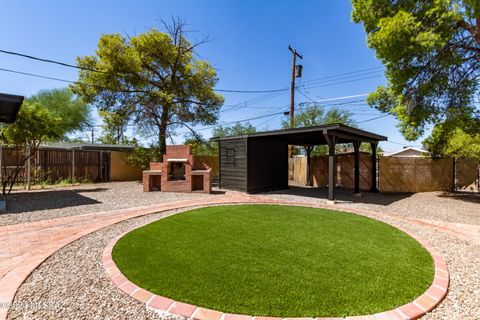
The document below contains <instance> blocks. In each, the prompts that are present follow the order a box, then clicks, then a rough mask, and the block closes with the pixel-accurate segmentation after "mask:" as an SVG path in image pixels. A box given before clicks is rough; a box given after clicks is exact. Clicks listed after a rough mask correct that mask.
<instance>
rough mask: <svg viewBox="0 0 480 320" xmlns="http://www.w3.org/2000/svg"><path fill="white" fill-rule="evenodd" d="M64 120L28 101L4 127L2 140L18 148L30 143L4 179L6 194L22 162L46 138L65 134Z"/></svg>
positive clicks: (3, 184)
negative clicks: (26, 150) (27, 149)
mask: <svg viewBox="0 0 480 320" xmlns="http://www.w3.org/2000/svg"><path fill="white" fill-rule="evenodd" d="M62 122H63V119H62V118H61V117H57V116H54V115H52V113H50V112H49V111H48V110H47V109H46V108H44V107H43V106H41V105H39V104H37V103H32V102H31V101H30V102H29V101H26V102H24V104H23V106H22V107H21V108H20V111H19V112H18V116H17V120H16V121H15V122H14V123H11V124H7V125H4V126H3V127H2V133H1V140H2V141H3V142H4V143H7V144H14V145H16V146H17V147H18V148H21V147H23V146H24V145H28V146H29V148H30V150H29V152H27V153H26V154H25V156H24V158H23V159H22V160H21V161H18V162H17V167H16V168H15V169H14V170H12V171H11V172H10V173H9V174H8V175H7V176H6V177H5V179H4V180H3V182H2V187H3V188H2V193H3V194H4V195H5V194H7V193H8V194H9V193H10V192H11V191H12V187H13V185H14V184H15V182H16V181H17V178H18V174H19V173H20V170H21V166H22V164H26V163H27V161H30V158H31V157H33V156H34V155H35V154H36V151H37V149H38V146H39V145H40V144H41V143H42V142H43V141H45V140H55V139H59V138H60V137H61V136H62V135H63V134H64V132H65V131H64V127H63V126H62ZM7 188H8V192H7Z"/></svg>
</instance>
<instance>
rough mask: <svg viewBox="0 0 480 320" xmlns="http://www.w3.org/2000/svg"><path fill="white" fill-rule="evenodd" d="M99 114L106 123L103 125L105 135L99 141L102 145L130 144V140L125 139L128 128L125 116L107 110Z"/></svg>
mask: <svg viewBox="0 0 480 320" xmlns="http://www.w3.org/2000/svg"><path fill="white" fill-rule="evenodd" d="M98 114H99V115H100V116H101V117H102V118H103V122H104V125H102V130H103V134H102V136H101V137H100V138H99V139H98V140H100V142H101V143H104V144H120V143H128V139H127V138H126V137H125V130H126V127H127V119H126V117H125V115H122V114H121V113H118V112H109V111H106V110H100V111H99V112H98Z"/></svg>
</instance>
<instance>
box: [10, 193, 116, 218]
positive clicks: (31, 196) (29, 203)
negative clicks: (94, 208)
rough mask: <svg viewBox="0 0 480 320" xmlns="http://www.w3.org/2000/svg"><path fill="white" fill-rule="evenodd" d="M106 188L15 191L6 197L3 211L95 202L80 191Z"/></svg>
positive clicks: (35, 209)
mask: <svg viewBox="0 0 480 320" xmlns="http://www.w3.org/2000/svg"><path fill="white" fill-rule="evenodd" d="M106 190H108V189H107V188H94V189H76V190H49V191H34V192H15V193H12V194H11V195H9V196H7V197H6V200H7V211H6V212H5V213H6V214H9V213H21V212H26V211H40V210H49V209H60V208H66V207H75V206H82V205H89V204H97V203H100V202H99V201H97V200H94V199H91V198H89V197H86V196H84V195H82V194H80V193H82V192H102V191H106Z"/></svg>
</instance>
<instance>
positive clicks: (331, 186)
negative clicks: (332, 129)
mask: <svg viewBox="0 0 480 320" xmlns="http://www.w3.org/2000/svg"><path fill="white" fill-rule="evenodd" d="M324 136H325V140H327V143H328V200H330V201H335V183H336V177H337V164H336V163H335V143H336V140H337V139H336V138H337V137H336V136H331V135H324Z"/></svg>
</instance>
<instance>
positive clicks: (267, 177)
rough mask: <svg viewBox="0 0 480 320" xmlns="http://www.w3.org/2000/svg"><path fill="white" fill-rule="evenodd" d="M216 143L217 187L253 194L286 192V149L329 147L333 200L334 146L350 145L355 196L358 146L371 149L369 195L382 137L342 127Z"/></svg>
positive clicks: (330, 195) (263, 134) (332, 195)
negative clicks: (218, 158) (369, 146)
mask: <svg viewBox="0 0 480 320" xmlns="http://www.w3.org/2000/svg"><path fill="white" fill-rule="evenodd" d="M214 139H215V140H216V141H218V143H219V157H220V161H219V164H220V175H219V187H220V188H223V189H231V190H238V191H244V192H248V193H256V192H263V191H271V190H279V189H287V188H288V145H299V146H315V145H328V146H329V150H330V152H329V184H328V185H329V192H328V198H329V199H330V200H334V199H335V188H334V186H335V178H336V177H335V174H334V172H335V171H334V169H335V168H336V162H335V160H336V155H335V145H336V144H337V143H352V144H353V147H354V152H355V192H356V193H358V192H359V190H360V188H359V186H360V182H359V181H360V179H359V172H360V170H359V154H360V153H359V148H360V143H362V142H368V143H370V144H371V146H372V150H373V154H372V182H374V183H372V185H373V187H372V191H377V188H376V185H377V184H376V180H377V178H376V171H377V170H376V168H377V159H376V156H375V154H376V149H377V145H378V142H379V141H385V140H387V138H386V137H384V136H381V135H378V134H375V133H372V132H368V131H364V130H360V129H357V128H353V127H350V126H347V125H343V124H328V125H322V126H315V127H307V128H294V129H285V130H275V131H266V132H259V133H255V134H248V135H242V136H231V137H222V138H214Z"/></svg>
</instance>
